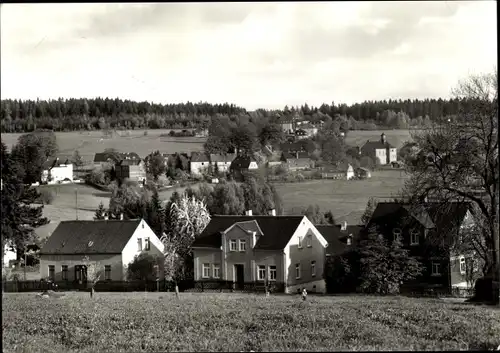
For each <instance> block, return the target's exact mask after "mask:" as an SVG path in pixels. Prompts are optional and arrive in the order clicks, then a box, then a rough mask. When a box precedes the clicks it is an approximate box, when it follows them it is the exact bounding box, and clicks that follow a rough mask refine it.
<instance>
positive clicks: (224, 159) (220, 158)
mask: <svg viewBox="0 0 500 353" xmlns="http://www.w3.org/2000/svg"><path fill="white" fill-rule="evenodd" d="M235 158H236V153H227V154H211V155H210V164H211V165H212V167H213V169H214V170H218V171H219V172H220V173H225V172H227V171H229V167H230V166H231V163H232V162H233V161H234V159H235Z"/></svg>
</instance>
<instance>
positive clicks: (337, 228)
mask: <svg viewBox="0 0 500 353" xmlns="http://www.w3.org/2000/svg"><path fill="white" fill-rule="evenodd" d="M316 228H317V229H318V231H319V232H320V233H321V235H323V237H324V238H325V239H326V241H327V242H328V247H327V248H326V256H327V257H328V256H336V255H340V254H342V253H343V252H344V251H345V250H347V249H348V248H349V246H352V245H354V242H355V241H356V240H357V239H359V234H360V233H361V232H362V230H363V229H364V226H362V225H348V224H347V222H342V224H334V225H333V224H332V225H316Z"/></svg>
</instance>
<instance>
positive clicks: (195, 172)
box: [189, 152, 210, 176]
mask: <svg viewBox="0 0 500 353" xmlns="http://www.w3.org/2000/svg"><path fill="white" fill-rule="evenodd" d="M189 167H190V170H191V175H192V176H201V175H203V173H205V172H206V171H207V170H208V168H209V167H210V156H209V155H208V154H206V153H203V152H192V153H191V160H190V162H189Z"/></svg>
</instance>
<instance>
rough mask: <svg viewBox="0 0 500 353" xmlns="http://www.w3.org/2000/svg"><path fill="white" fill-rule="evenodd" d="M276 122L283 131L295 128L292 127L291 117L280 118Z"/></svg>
mask: <svg viewBox="0 0 500 353" xmlns="http://www.w3.org/2000/svg"><path fill="white" fill-rule="evenodd" d="M278 124H279V125H280V127H281V130H282V131H284V132H285V133H290V134H291V133H293V132H294V130H295V127H294V125H295V124H294V122H293V119H291V118H280V119H279V120H278Z"/></svg>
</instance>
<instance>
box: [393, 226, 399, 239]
mask: <svg viewBox="0 0 500 353" xmlns="http://www.w3.org/2000/svg"><path fill="white" fill-rule="evenodd" d="M392 235H393V236H394V241H401V229H400V228H394V229H393V230H392Z"/></svg>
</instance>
